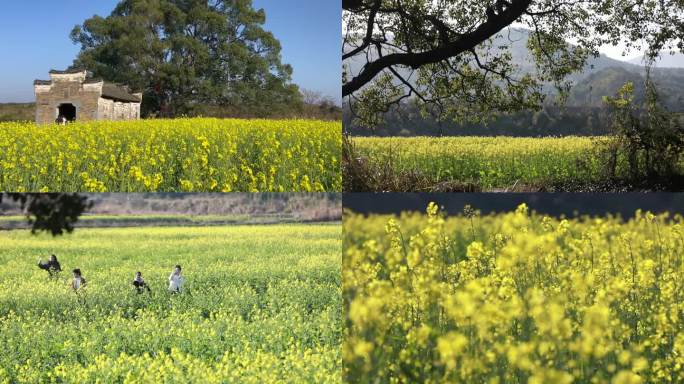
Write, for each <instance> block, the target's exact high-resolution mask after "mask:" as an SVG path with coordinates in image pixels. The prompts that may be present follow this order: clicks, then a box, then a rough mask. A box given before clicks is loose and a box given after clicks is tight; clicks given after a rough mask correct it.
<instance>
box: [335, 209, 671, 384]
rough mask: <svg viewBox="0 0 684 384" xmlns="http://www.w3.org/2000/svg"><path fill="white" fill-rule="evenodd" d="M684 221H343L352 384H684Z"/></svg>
mask: <svg viewBox="0 0 684 384" xmlns="http://www.w3.org/2000/svg"><path fill="white" fill-rule="evenodd" d="M682 222H683V219H682V216H681V215H675V216H672V215H667V214H663V215H659V216H654V215H652V214H650V213H643V212H637V213H636V214H635V216H634V217H632V218H631V219H629V220H627V221H623V220H621V219H618V218H615V217H596V218H589V217H582V218H578V219H562V220H561V219H556V218H551V217H546V216H543V215H539V214H535V213H531V212H529V211H528V209H527V207H526V206H525V205H521V206H520V207H518V209H517V210H516V211H515V212H509V213H504V214H497V215H489V216H484V217H480V216H479V215H478V214H477V213H475V212H473V211H471V210H464V214H463V215H461V216H457V217H445V216H444V215H442V214H441V213H440V212H439V211H438V209H437V207H436V206H435V205H430V206H429V207H428V209H427V213H426V214H419V213H415V214H404V215H402V216H400V217H396V216H394V217H393V216H369V217H365V216H361V215H353V214H352V215H348V216H346V217H345V221H344V241H343V243H344V255H343V296H344V307H345V316H346V317H345V342H344V346H343V360H344V377H345V379H346V380H347V381H348V382H353V383H371V382H372V383H395V382H396V383H408V382H412V383H420V382H424V383H615V384H624V383H681V382H684V289H683V288H684V287H683V285H682V284H684V282H683V280H682V276H684V264H683V261H684V260H683V259H684V255H683V254H682V249H684V233H683V228H682Z"/></svg>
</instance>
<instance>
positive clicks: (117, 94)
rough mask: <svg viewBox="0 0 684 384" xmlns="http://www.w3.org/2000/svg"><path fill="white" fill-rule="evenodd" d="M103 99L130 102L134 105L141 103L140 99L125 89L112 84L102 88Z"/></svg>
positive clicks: (105, 84)
mask: <svg viewBox="0 0 684 384" xmlns="http://www.w3.org/2000/svg"><path fill="white" fill-rule="evenodd" d="M102 97H104V98H107V99H113V100H120V101H128V102H134V103H140V102H141V100H140V98H138V97H136V96H133V95H131V94H130V93H129V92H128V91H127V90H126V89H124V88H123V87H121V86H119V85H116V84H112V83H104V85H103V86H102Z"/></svg>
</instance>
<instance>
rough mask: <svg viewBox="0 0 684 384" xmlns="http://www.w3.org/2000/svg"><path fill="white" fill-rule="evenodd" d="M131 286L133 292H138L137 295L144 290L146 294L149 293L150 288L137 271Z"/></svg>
mask: <svg viewBox="0 0 684 384" xmlns="http://www.w3.org/2000/svg"><path fill="white" fill-rule="evenodd" d="M133 286H134V287H135V290H136V291H137V292H138V294H141V293H143V291H144V290H147V292H151V290H150V287H149V286H148V285H147V283H145V279H143V277H142V273H140V272H139V271H138V272H136V273H135V279H133Z"/></svg>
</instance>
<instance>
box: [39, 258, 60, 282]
mask: <svg viewBox="0 0 684 384" xmlns="http://www.w3.org/2000/svg"><path fill="white" fill-rule="evenodd" d="M38 268H40V269H44V270H46V271H47V273H48V275H49V277H55V278H56V277H57V276H58V275H59V272H61V271H62V266H61V265H59V261H57V256H55V255H50V259H49V260H48V261H47V262H45V263H43V260H42V259H38Z"/></svg>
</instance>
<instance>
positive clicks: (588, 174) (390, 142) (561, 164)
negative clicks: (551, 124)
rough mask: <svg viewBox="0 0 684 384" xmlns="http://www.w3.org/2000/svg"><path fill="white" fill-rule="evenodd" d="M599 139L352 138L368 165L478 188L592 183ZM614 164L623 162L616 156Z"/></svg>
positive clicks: (598, 167)
mask: <svg viewBox="0 0 684 384" xmlns="http://www.w3.org/2000/svg"><path fill="white" fill-rule="evenodd" d="M603 141H604V138H588V137H573V136H568V137H563V138H550V137H547V138H520V137H392V138H387V137H357V138H354V140H353V142H354V144H355V146H356V148H357V150H358V151H359V152H360V153H361V154H362V155H363V156H366V157H367V158H368V161H369V162H370V164H371V166H373V165H375V166H378V165H382V166H383V167H384V166H386V165H387V164H389V165H390V166H391V167H392V169H394V170H395V171H397V172H399V171H411V172H418V173H419V174H421V175H424V176H425V177H427V178H429V179H431V180H432V181H434V182H435V183H437V182H443V181H456V182H460V183H474V184H477V185H480V186H481V187H482V188H488V189H489V188H506V187H510V186H512V185H513V184H515V183H516V182H517V183H518V184H521V185H533V186H544V185H553V184H563V183H577V182H583V183H592V182H598V181H601V179H602V177H603V172H602V165H603V164H602V160H601V157H600V156H599V153H600V147H601V145H600V143H601V142H603ZM619 163H620V164H619V166H621V167H622V166H624V165H623V161H622V159H620V162H619Z"/></svg>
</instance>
